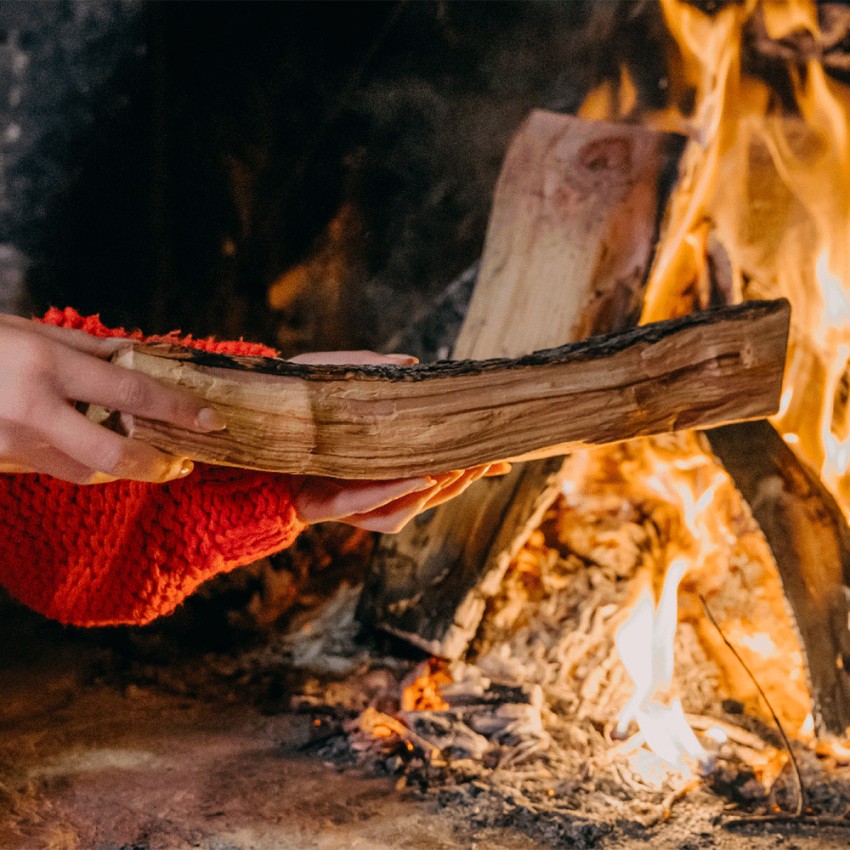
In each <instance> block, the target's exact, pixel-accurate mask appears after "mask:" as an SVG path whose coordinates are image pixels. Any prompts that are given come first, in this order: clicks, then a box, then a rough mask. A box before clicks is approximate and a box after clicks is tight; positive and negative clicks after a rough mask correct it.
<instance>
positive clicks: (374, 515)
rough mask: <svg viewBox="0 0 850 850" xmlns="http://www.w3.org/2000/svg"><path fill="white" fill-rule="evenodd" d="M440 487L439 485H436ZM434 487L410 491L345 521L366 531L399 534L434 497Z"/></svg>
mask: <svg viewBox="0 0 850 850" xmlns="http://www.w3.org/2000/svg"><path fill="white" fill-rule="evenodd" d="M435 487H439V485H435ZM433 490H434V487H430V488H428V490H426V491H422V492H419V493H410V494H409V495H407V496H402V497H401V498H400V499H396V500H395V501H393V502H389V503H388V504H386V505H383V506H382V507H380V508H377V509H376V510H373V511H369V512H368V513H363V514H352V515H351V516H349V517H346V519H345V520H344V522H346V523H348V524H349V525H354V526H356V527H357V528H362V529H365V530H366V531H378V532H380V533H381V534H397V533H398V532H399V531H401V530H402V528H404V526H405V525H407V523H408V522H410V520H412V519H413V518H414V517H415V516H417V515H418V514H421V513H422V511H423V510H425V506H426V505H427V504H428V502H429V500H430V499H431V498H432V494H433Z"/></svg>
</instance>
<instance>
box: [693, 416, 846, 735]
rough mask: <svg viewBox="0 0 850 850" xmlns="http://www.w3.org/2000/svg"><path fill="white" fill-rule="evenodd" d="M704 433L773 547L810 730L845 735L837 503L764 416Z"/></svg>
mask: <svg viewBox="0 0 850 850" xmlns="http://www.w3.org/2000/svg"><path fill="white" fill-rule="evenodd" d="M706 435H707V437H708V441H709V443H710V444H711V449H712V451H713V452H714V453H715V454H716V455H717V457H718V458H719V459H720V461H721V462H722V463H723V465H724V466H725V467H726V469H727V470H728V472H729V474H730V475H731V476H732V479H733V480H734V482H735V485H736V486H737V488H738V490H739V491H740V492H741V495H743V497H744V498H745V499H746V500H747V502H748V503H749V505H750V508H751V510H752V512H753V516H754V517H755V519H756V522H758V524H759V526H760V528H761V530H762V532H763V533H764V536H765V538H766V539H767V542H768V543H769V544H770V548H771V551H772V552H773V558H774V560H775V561H776V566H777V568H778V570H779V575H780V578H781V579H782V587H783V589H784V591H785V598H786V599H787V600H788V604H789V605H790V607H791V612H792V615H793V620H794V622H795V624H796V626H797V631H798V632H799V635H800V640H801V644H802V649H803V655H804V658H805V662H806V670H807V673H808V678H809V690H810V692H811V695H812V709H813V713H814V719H815V728H816V729H817V731H818V732H819V733H824V732H826V733H831V734H833V735H844V734H845V733H846V730H847V728H848V726H850V630H848V604H847V597H846V595H845V583H846V581H847V577H848V576H850V531H848V528H847V523H846V521H845V519H844V515H843V514H842V512H841V508H839V506H838V504H837V503H836V501H835V499H834V498H833V497H832V495H831V494H830V493H829V491H828V490H827V489H826V488H825V487H824V485H823V483H822V482H821V480H820V478H819V477H818V476H817V474H816V473H815V472H814V471H813V470H811V469H810V468H809V467H808V466H806V464H804V463H803V462H802V461H801V460H799V459H798V458H797V456H796V455H795V454H794V452H793V451H792V450H791V449H790V447H789V446H788V445H787V444H786V443H785V441H784V440H783V439H782V437H781V436H780V435H779V434H778V433H777V432H776V430H775V429H774V428H773V426H772V425H771V424H770V423H769V422H767V421H760V422H746V423H738V424H735V425H727V426H724V427H722V428H713V429H711V430H710V431H707V432H706Z"/></svg>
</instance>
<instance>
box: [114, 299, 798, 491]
mask: <svg viewBox="0 0 850 850" xmlns="http://www.w3.org/2000/svg"><path fill="white" fill-rule="evenodd" d="M789 315H790V310H789V308H788V304H787V302H785V301H782V300H779V301H766V302H751V303H749V304H745V305H741V306H738V307H724V308H721V309H718V310H711V311H706V312H704V313H699V314H695V315H691V316H686V317H684V318H681V319H675V320H672V321H668V322H658V323H656V324H654V325H646V326H644V327H641V328H636V329H634V330H632V331H628V332H625V333H621V334H611V335H609V336H607V337H594V338H592V339H589V340H586V341H584V342H581V343H576V344H574V345H568V346H564V347H562V348H558V349H552V350H549V351H541V352H538V353H536V354H531V355H528V356H526V357H520V358H516V359H501V360H487V361H475V360H463V361H454V362H444V363H436V364H433V365H430V366H407V367H404V366H386V367H379V366H360V367H352V366H305V365H300V364H294V363H289V362H287V361H286V360H276V359H273V358H259V357H256V358H249V357H229V356H225V355H221V354H209V353H207V352H202V351H196V350H194V349H180V348H174V347H172V346H167V345H166V346H163V345H153V346H135V347H133V348H131V349H129V350H128V351H125V352H122V353H121V354H119V355H117V356H116V358H115V362H116V363H119V364H121V365H123V366H125V367H127V368H133V369H137V370H140V371H143V372H145V373H147V374H149V375H152V376H153V377H155V378H157V379H159V380H160V381H163V382H165V383H170V384H174V385H176V386H182V387H186V388H188V389H190V390H192V391H193V392H194V393H195V394H196V395H199V396H200V397H202V398H204V399H205V400H206V401H207V402H209V404H210V405H211V406H213V407H215V408H216V409H217V410H218V411H219V412H220V413H221V414H222V415H223V417H224V419H225V421H226V422H227V428H226V429H225V430H224V431H215V432H212V433H207V434H202V433H197V432H194V431H189V430H185V429H182V428H179V427H177V426H175V425H170V424H168V423H164V422H156V421H153V420H145V419H142V418H139V417H135V418H128V419H125V420H123V421H124V423H125V424H126V429H125V430H126V432H127V433H128V434H129V435H130V436H132V437H135V438H137V439H140V440H143V441H145V442H148V443H150V444H151V445H154V446H156V447H157V448H160V449H163V450H165V451H168V452H170V453H172V454H176V455H182V456H185V457H189V458H192V459H193V460H200V461H205V462H207V463H215V464H226V465H233V466H243V467H249V468H253V469H264V470H270V471H273V472H291V473H298V474H305V475H327V476H333V477H337V478H369V479H391V478H406V477H413V476H420V475H428V474H429V473H438V472H447V471H449V470H452V469H461V468H468V467H472V466H478V465H479V464H484V463H488V462H491V461H495V460H504V459H508V460H512V459H515V458H518V459H522V456H525V455H528V454H533V455H535V456H544V457H548V456H551V455H559V454H565V453H567V452H569V451H571V450H573V449H575V448H578V447H580V446H585V445H589V444H601V443H610V442H617V441H620V440H625V439H631V438H633V437H638V436H645V435H648V434H657V433H664V432H669V431H673V430H678V429H682V428H696V427H700V426H708V425H716V424H720V423H726V422H731V421H738V420H742V419H753V418H757V417H762V416H766V415H768V414H771V413H774V412H775V411H776V410H777V409H778V407H779V396H780V392H781V388H782V371H783V366H784V362H785V346H786V340H787V335H788V323H789Z"/></svg>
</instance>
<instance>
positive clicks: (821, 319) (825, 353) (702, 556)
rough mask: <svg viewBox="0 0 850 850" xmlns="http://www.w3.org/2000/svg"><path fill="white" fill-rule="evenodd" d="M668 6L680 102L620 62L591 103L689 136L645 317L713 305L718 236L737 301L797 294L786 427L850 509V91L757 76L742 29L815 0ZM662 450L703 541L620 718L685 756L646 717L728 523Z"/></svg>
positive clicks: (810, 70)
mask: <svg viewBox="0 0 850 850" xmlns="http://www.w3.org/2000/svg"><path fill="white" fill-rule="evenodd" d="M661 9H662V12H663V15H664V18H665V21H666V24H667V27H668V29H669V31H670V33H671V35H672V37H673V39H674V41H675V44H676V51H675V55H673V56H671V58H670V62H669V68H668V75H667V77H668V83H667V84H668V93H669V104H670V105H669V106H668V107H667V108H666V109H664V110H661V111H658V110H656V111H649V110H643V111H641V107H640V104H639V103H637V102H636V98H635V97H634V86H633V84H632V81H631V78H630V77H629V75H628V72H627V70H625V69H623V70H622V71H621V73H620V80H619V82H618V81H613V80H609V81H607V82H605V83H604V84H603V85H601V86H600V87H599V88H598V89H597V90H596V91H594V92H592V93H591V94H590V96H589V97H588V98H587V100H586V101H585V104H584V105H583V107H582V110H581V112H580V114H581V115H582V116H583V117H586V118H605V119H609V120H612V119H617V118H622V117H624V116H626V115H628V117H629V119H630V120H640V121H642V122H644V123H646V124H648V125H650V126H653V127H655V128H656V129H659V130H676V131H679V132H683V133H685V134H686V135H687V136H688V137H689V142H688V145H687V147H686V150H685V154H684V156H683V160H682V173H681V177H680V181H679V184H678V186H677V189H676V191H675V193H674V196H673V198H672V199H671V203H670V207H669V210H668V216H667V221H666V223H665V234H664V237H663V240H662V243H661V245H660V246H659V251H658V254H657V256H656V259H655V262H654V265H653V268H652V271H651V274H650V279H649V283H648V287H647V292H646V296H645V300H644V309H643V315H642V321H643V322H649V321H656V320H660V319H664V318H668V317H670V316H671V315H678V314H680V313H683V312H689V311H690V310H692V309H695V308H699V307H702V306H707V304H708V303H709V298H710V296H711V286H712V281H711V280H710V279H708V276H707V274H706V252H707V249H708V247H709V246H710V245H712V244H713V243H714V244H716V245H718V246H720V247H721V248H722V250H723V251H724V252H725V254H726V255H727V258H728V269H729V272H728V273H729V274H730V275H731V279H730V280H727V281H724V282H723V284H724V285H723V287H722V292H723V294H724V295H725V297H726V298H727V300H731V301H738V300H742V299H745V298H774V297H780V296H784V297H786V298H788V299H789V300H790V301H791V303H792V306H793V319H792V332H791V340H790V345H789V358H788V365H787V370H786V376H785V390H784V392H783V396H782V403H781V408H780V411H779V413H778V414H777V416H776V417H774V423H775V424H776V426H777V427H778V428H779V430H780V431H781V432H782V433H783V434H784V436H785V438H786V440H787V442H788V443H789V445H791V446H792V447H793V449H794V450H795V451H796V452H797V453H798V454H799V455H800V456H801V457H802V458H803V459H804V460H805V461H807V462H808V463H809V464H810V465H811V466H812V467H814V468H815V469H817V470H819V471H820V472H821V475H822V477H823V479H824V482H825V483H826V484H827V486H828V487H830V488H831V489H832V491H833V492H834V494H835V495H836V497H837V498H838V499H839V502H840V503H841V504H842V507H843V508H844V510H845V513H847V514H848V515H850V475H848V473H849V472H850V372H848V366H850V88H848V87H847V86H845V85H843V84H841V83H839V82H836V81H835V80H832V79H830V78H829V77H828V76H827V74H826V73H825V71H824V68H823V67H822V65H821V64H820V62H819V61H818V60H816V59H806V60H805V61H801V62H800V63H799V65H798V66H794V65H789V67H788V68H787V74H788V78H789V80H790V88H791V90H792V91H793V96H794V100H795V103H796V109H795V110H791V109H789V108H788V107H787V104H786V105H785V106H784V107H783V105H782V104H781V103H780V100H779V98H778V97H777V95H776V94H775V93H774V92H773V91H772V90H771V88H770V86H769V85H768V84H767V83H766V82H765V81H764V80H762V79H760V78H758V77H757V76H755V75H754V74H750V73H748V72H747V71H746V70H745V67H744V52H743V51H744V47H743V46H744V43H745V39H744V34H745V32H746V31H747V28H748V27H750V28H751V27H752V26H754V25H755V24H758V25H760V26H761V28H762V30H763V32H765V33H766V34H767V36H768V37H770V38H772V39H774V40H779V39H784V38H787V37H788V36H790V35H792V34H795V33H798V32H800V31H802V32H804V33H807V34H809V35H810V36H811V37H813V38H814V39H815V40H818V39H819V38H820V32H819V24H818V15H817V7H816V5H815V3H814V2H810V0H789V2H771V0H761V2H760V0H744V2H743V3H728V4H725V5H723V6H722V7H721V8H720V9H719V10H715V11H714V12H713V13H711V14H708V13H705V12H703V11H701V10H700V9H699V8H697V6H696V5H695V4H691V3H688V2H683V0H661ZM686 93H687V94H690V95H692V97H690V98H687V97H684V96H683V95H685V94H686ZM688 100H690V102H692V103H693V107H692V108H691V109H690V110H689V111H688V112H687V114H685V113H684V112H682V111H680V110H679V109H678V104H680V103H683V102H686V101H688ZM654 445H655V444H652V443H647V444H646V447H645V452H646V463H647V464H648V465H649V466H650V468H652V469H654V470H655V471H656V473H655V474H654V475H651V476H650V477H649V478H648V479H647V480H646V482H645V484H646V486H647V487H648V488H650V489H651V490H653V491H654V492H655V493H656V494H657V495H658V496H660V497H663V498H666V499H668V500H670V501H671V502H672V501H677V502H678V503H679V507H680V511H681V521H682V523H683V524H684V525H685V527H686V528H687V530H688V532H689V533H690V537H691V540H692V545H691V547H690V548H689V549H687V551H682V552H671V554H670V560H669V562H668V565H669V566H668V573H667V576H666V577H665V580H664V584H663V587H662V588H661V589H660V591H658V590H657V589H656V590H657V592H656V597H655V598H657V599H658V604H657V607H654V604H653V597H652V596H651V595H650V594H649V593H648V591H644V593H643V594H642V595H641V597H640V599H639V602H638V604H637V606H636V608H635V610H634V612H633V613H632V616H631V618H630V619H629V622H628V623H627V624H626V625H625V626H624V627H623V629H622V631H621V633H620V636H619V639H618V648H619V650H620V654H621V657H622V659H623V661H624V663H625V664H626V666H627V669H628V672H629V673H630V676H631V678H632V680H633V681H634V683H635V686H636V690H635V693H634V695H633V697H632V699H631V701H630V702H629V705H628V706H627V709H626V711H625V712H624V714H623V716H622V718H621V725H624V724H626V723H628V722H629V721H631V720H636V721H637V723H638V726H639V727H640V729H641V732H642V733H643V734H644V737H645V738H646V740H647V741H648V742H650V743H652V745H653V748H654V749H655V750H656V752H658V753H666V754H667V756H669V757H670V760H672V761H675V760H676V759H677V758H679V759H680V758H681V757H682V755H683V753H686V752H687V750H688V748H687V747H685V746H682V745H681V742H679V743H677V741H676V736H677V734H678V731H673V732H671V733H670V734H669V735H667V737H666V738H664V737H662V740H660V741H657V740H656V737H657V736H656V735H655V734H654V732H652V733H650V732H646V731H645V730H644V727H645V726H646V725H647V723H649V722H650V720H652V719H653V718H651V717H648V715H650V714H652V712H656V711H657V710H659V708H658V701H657V697H658V694H660V693H662V692H663V691H664V690H666V688H667V687H669V676H668V672H669V671H671V670H672V653H673V650H672V642H673V632H674V631H675V624H674V625H673V626H672V628H671V626H670V619H671V617H672V618H674V617H675V613H672V614H671V612H674V610H675V593H676V591H675V588H676V587H678V584H679V582H680V581H681V578H682V575H684V572H685V571H686V570H689V569H690V570H694V569H697V568H699V567H700V565H701V564H705V563H707V562H708V561H710V560H711V559H712V558H713V557H716V556H718V555H720V554H722V553H721V552H718V548H722V547H721V546H720V541H722V539H723V535H724V534H728V529H723V528H719V527H717V520H716V517H712V516H711V513H712V511H711V508H712V501H713V499H714V495H715V493H716V492H717V488H718V487H720V481H719V479H718V480H716V481H711V480H710V481H709V483H708V485H707V486H706V483H705V480H704V478H703V480H702V482H701V483H699V482H698V481H697V480H696V479H694V478H691V479H687V478H683V477H682V475H680V474H678V473H680V472H681V470H678V471H677V470H675V469H672V468H671V466H670V464H669V463H666V462H664V461H662V459H661V458H660V457H659V456H657V452H656V450H655V448H654V447H653V446H654ZM700 457H703V458H704V456H701V455H700V453H699V452H695V453H694V454H693V455H692V456H691V457H690V458H687V457H685V456H683V459H682V462H683V463H685V462H695V463H697V464H699V463H701V462H706V461H705V459H704V460H703V461H700V460H699V458H700ZM707 462H708V463H709V464H710V463H711V462H710V461H707ZM718 535H719V536H718ZM683 559H684V560H683ZM671 599H672V600H673V601H672V602H671V601H670V600H671ZM665 600H666V602H665ZM665 604H666V605H667V607H666V608H665ZM738 638H739V640H740V643H741V644H742V647H743V649H744V650H747V651H749V652H750V653H751V654H753V655H756V656H763V657H770V656H771V654H773V653H774V652H775V651H776V647H775V646H774V642H773V640H772V638H771V636H770V635H769V634H766V633H764V632H763V631H762V632H755V631H745V632H742V633H741V634H740V635H738ZM673 705H674V703H671V704H670V705H669V706H667V707H666V710H668V711H670V710H673ZM666 722H667V721H666V720H665V721H662V725H664V724H665V723H666ZM677 730H678V726H677Z"/></svg>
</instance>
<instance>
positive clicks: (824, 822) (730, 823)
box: [723, 812, 850, 829]
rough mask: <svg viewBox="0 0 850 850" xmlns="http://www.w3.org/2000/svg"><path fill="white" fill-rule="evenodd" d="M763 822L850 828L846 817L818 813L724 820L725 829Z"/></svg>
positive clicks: (782, 814) (786, 813)
mask: <svg viewBox="0 0 850 850" xmlns="http://www.w3.org/2000/svg"><path fill="white" fill-rule="evenodd" d="M763 823H794V824H798V825H801V826H814V827H818V828H820V827H824V826H829V827H835V828H836V829H850V820H846V819H844V818H822V817H818V816H817V815H805V814H802V813H801V814H799V815H797V814H790V813H788V812H785V813H781V814H775V815H751V816H750V817H742V818H731V819H729V820H727V821H724V822H723V828H724V829H737V828H738V827H746V826H758V825H760V824H763Z"/></svg>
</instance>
